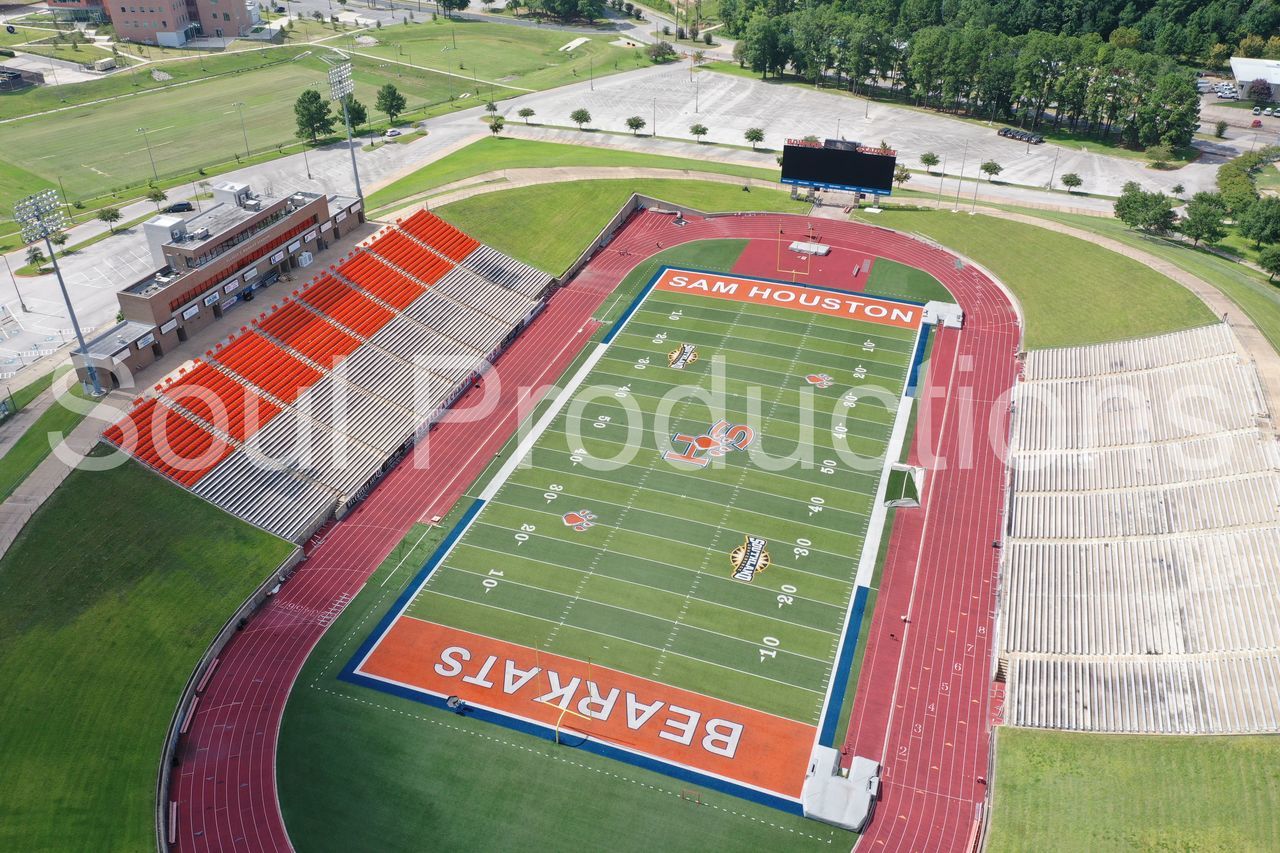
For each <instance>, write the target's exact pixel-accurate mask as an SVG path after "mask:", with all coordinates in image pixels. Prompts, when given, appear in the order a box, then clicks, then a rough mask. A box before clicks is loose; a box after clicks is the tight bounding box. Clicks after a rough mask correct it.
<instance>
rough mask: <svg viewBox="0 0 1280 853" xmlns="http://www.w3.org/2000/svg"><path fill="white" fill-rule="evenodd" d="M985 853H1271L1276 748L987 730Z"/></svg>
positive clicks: (1276, 744)
mask: <svg viewBox="0 0 1280 853" xmlns="http://www.w3.org/2000/svg"><path fill="white" fill-rule="evenodd" d="M995 782H996V788H995V798H994V807H993V812H992V819H991V831H990V835H989V837H988V842H987V850H989V851H991V853H1021V851H1026V850H1035V851H1037V853H1054V851H1061V853H1075V851H1080V850H1098V851H1102V850H1107V851H1201V852H1202V853H1262V851H1270V850H1277V849H1280V738H1277V737H1274V736H1269V737H1172V736H1156V737H1140V736H1124V735H1089V734H1080V733H1075V732H1051V731H1040V730H1034V729H1015V728H1010V727H1008V726H1002V727H1000V728H999V729H998V730H997V749H996V779H995Z"/></svg>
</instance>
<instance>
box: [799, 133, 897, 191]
mask: <svg viewBox="0 0 1280 853" xmlns="http://www.w3.org/2000/svg"><path fill="white" fill-rule="evenodd" d="M897 161H898V154H897V152H896V151H893V150H892V149H889V148H869V147H867V146H863V145H859V144H858V143H856V142H846V141H844V140H842V139H828V140H827V141H826V143H825V144H823V143H818V142H816V141H809V140H801V139H788V140H787V142H786V144H785V145H784V146H783V148H782V183H784V184H795V185H797V186H802V187H817V188H818V189H823V190H847V191H850V192H860V193H872V194H875V195H890V194H891V193H892V190H893V169H894V166H895V165H897Z"/></svg>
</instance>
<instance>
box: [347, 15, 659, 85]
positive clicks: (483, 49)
mask: <svg viewBox="0 0 1280 853" xmlns="http://www.w3.org/2000/svg"><path fill="white" fill-rule="evenodd" d="M361 35H367V36H371V37H373V38H375V39H377V40H378V44H377V45H371V46H364V45H360V44H349V41H350V40H348V39H341V40H340V41H341V42H342V43H343V46H344V47H343V49H344V50H347V49H349V50H351V51H352V52H353V53H355V54H357V55H359V54H365V55H368V56H372V57H377V58H379V59H384V60H387V59H390V60H395V61H399V62H408V63H410V64H412V65H415V66H424V67H426V68H434V69H436V70H439V71H446V72H449V73H450V74H457V75H460V77H461V78H462V79H460V80H459V81H458V83H459V84H460V86H461V87H462V88H463V89H466V90H469V91H472V92H473V93H474V94H476V95H479V96H481V97H483V98H484V99H485V100H488V99H489V98H490V97H491V96H492V97H494V98H503V97H510V96H512V95H516V94H520V92H519V90H518V89H519V88H525V89H549V88H551V87H553V86H563V85H564V84H566V83H574V82H577V81H579V80H586V79H587V78H588V76H589V75H591V74H595V75H597V76H603V75H606V74H612V73H614V72H616V71H630V70H632V69H634V68H645V67H648V66H649V65H650V64H651V63H650V62H649V58H648V57H647V56H646V55H645V53H644V51H642V50H638V49H631V48H624V47H614V46H612V45H610V44H609V42H610V41H613V40H614V38H616V36H614V35H609V34H601V35H598V36H586V38H589V39H590V40H589V41H588V42H586V43H585V44H583V45H580V46H578V47H576V48H574V49H573V50H572V51H564V52H562V51H561V50H560V48H562V47H564V46H565V45H566V44H568V43H569V42H571V41H573V40H574V39H575V38H579V37H580V36H579V35H578V34H577V33H565V32H562V31H557V30H542V29H536V28H531V27H513V26H510V25H508V24H489V23H481V22H477V21H466V20H461V19H451V20H449V21H447V22H446V21H443V20H441V21H436V22H427V23H422V24H410V25H409V26H407V27H406V26H403V25H399V26H392V27H383V28H382V29H380V30H370V31H366V32H364V33H361ZM455 39H456V43H457V50H454V49H453V45H454V43H455ZM473 74H474V76H475V78H476V79H478V80H479V81H480V83H479V86H476V85H474V84H473V83H472V80H471V78H472V75H473ZM486 80H488V81H491V82H494V83H505V84H507V85H508V86H511V87H518V88H515V89H513V88H505V87H503V86H495V87H490V86H487V85H485V83H484V81H486ZM477 88H478V89H479V91H478V92H477V91H476V89H477Z"/></svg>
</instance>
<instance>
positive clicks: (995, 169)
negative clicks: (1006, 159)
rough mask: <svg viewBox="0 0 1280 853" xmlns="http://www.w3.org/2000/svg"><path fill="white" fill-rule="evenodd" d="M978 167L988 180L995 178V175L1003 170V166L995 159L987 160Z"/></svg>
mask: <svg viewBox="0 0 1280 853" xmlns="http://www.w3.org/2000/svg"><path fill="white" fill-rule="evenodd" d="M978 168H979V169H981V170H982V174H984V175H986V176H987V180H988V181H993V180H995V177H996V175H998V174H1000V173H1001V172H1003V171H1004V166H1001V165H1000V164H999V163H997V162H996V161H995V160H988V161H987V162H985V163H983V164H982V165H981V166H979V167H978Z"/></svg>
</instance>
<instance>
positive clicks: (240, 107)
mask: <svg viewBox="0 0 1280 853" xmlns="http://www.w3.org/2000/svg"><path fill="white" fill-rule="evenodd" d="M231 106H233V107H235V108H236V112H238V113H239V114H240V133H241V134H242V135H243V136H244V156H245V159H246V160H247V159H249V131H248V130H246V129H245V126H244V101H236V102H235V103H234V104H232V105H231Z"/></svg>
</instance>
